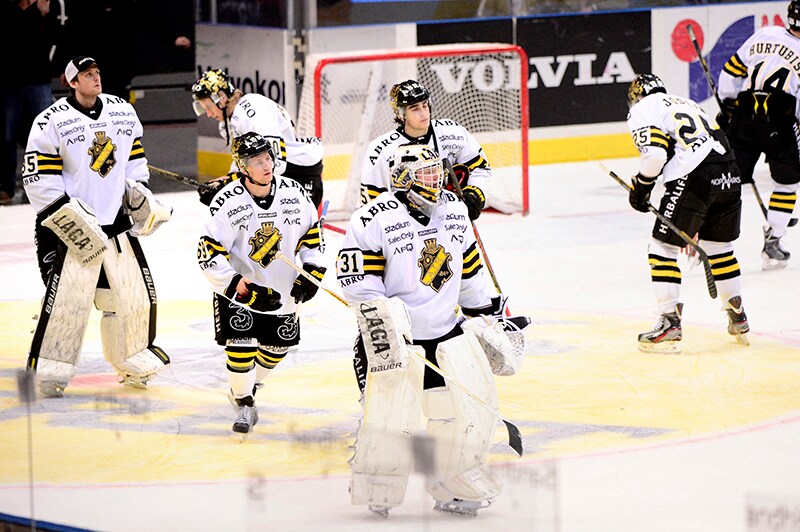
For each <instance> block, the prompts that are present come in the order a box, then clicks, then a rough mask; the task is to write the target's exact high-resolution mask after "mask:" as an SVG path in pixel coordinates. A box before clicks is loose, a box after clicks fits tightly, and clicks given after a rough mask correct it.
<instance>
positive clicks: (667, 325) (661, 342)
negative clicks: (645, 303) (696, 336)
mask: <svg viewBox="0 0 800 532" xmlns="http://www.w3.org/2000/svg"><path fill="white" fill-rule="evenodd" d="M682 312H683V303H678V304H677V305H675V312H669V313H667V314H662V315H661V317H659V318H658V321H657V322H656V324H655V326H654V327H653V328H652V329H651V330H649V331H647V332H643V333H641V334H640V335H639V351H644V352H645V353H680V352H681V350H680V347H678V342H679V341H681V340H682V339H683V330H682V329H681V313H682Z"/></svg>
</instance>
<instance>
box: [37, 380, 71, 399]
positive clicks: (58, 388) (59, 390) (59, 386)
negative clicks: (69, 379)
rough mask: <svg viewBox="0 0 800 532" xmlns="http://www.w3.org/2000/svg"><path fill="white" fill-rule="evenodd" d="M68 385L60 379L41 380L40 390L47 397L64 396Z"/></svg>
mask: <svg viewBox="0 0 800 532" xmlns="http://www.w3.org/2000/svg"><path fill="white" fill-rule="evenodd" d="M66 387H67V385H66V384H65V383H63V382H59V381H41V382H40V383H39V391H40V392H41V393H42V395H43V396H45V397H64V388H66Z"/></svg>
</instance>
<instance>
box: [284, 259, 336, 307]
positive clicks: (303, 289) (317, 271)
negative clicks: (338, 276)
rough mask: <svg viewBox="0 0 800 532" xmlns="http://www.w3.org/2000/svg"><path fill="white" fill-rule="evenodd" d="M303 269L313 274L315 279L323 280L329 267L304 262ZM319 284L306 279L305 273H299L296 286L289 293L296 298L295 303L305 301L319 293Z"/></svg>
mask: <svg viewBox="0 0 800 532" xmlns="http://www.w3.org/2000/svg"><path fill="white" fill-rule="evenodd" d="M303 269H304V270H305V271H306V272H308V273H309V274H311V275H312V276H313V277H314V279H317V280H318V281H322V277H323V276H324V275H325V271H326V270H327V268H325V267H323V266H315V265H313V264H303ZM318 288H319V287H318V286H317V285H315V284H314V283H312V282H311V281H309V280H308V279H306V277H305V275H298V276H297V279H295V280H294V286H292V291H291V292H289V295H290V296H292V297H293V298H294V302H295V303H305V302H306V301H308V300H309V299H311V298H312V297H314V296H315V295H317V290H318Z"/></svg>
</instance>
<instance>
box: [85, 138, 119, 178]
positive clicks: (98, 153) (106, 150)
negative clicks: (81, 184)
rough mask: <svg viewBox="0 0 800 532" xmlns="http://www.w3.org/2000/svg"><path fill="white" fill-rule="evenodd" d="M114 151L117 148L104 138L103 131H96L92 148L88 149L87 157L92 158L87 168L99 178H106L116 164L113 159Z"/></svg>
mask: <svg viewBox="0 0 800 532" xmlns="http://www.w3.org/2000/svg"><path fill="white" fill-rule="evenodd" d="M116 150H117V147H116V146H114V143H113V142H111V139H110V138H108V137H107V136H106V132H105V131H96V132H95V134H94V140H93V141H92V147H91V148H89V155H91V156H92V162H91V164H90V165H89V168H91V169H92V170H94V171H95V172H97V173H98V174H100V176H101V177H105V176H107V175H108V173H109V172H110V171H111V169H112V168H114V165H116V164H117V160H116V159H115V158H114V152H115V151H116Z"/></svg>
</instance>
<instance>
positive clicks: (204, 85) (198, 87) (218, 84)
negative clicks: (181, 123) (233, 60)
mask: <svg viewBox="0 0 800 532" xmlns="http://www.w3.org/2000/svg"><path fill="white" fill-rule="evenodd" d="M235 90H236V88H235V87H234V86H233V83H231V78H230V76H228V74H227V73H225V71H224V70H221V69H209V70H206V71H205V72H204V73H203V75H202V76H200V77H199V78H197V81H195V82H194V85H192V106H193V107H194V112H195V113H196V114H197V116H201V115H202V114H203V113H205V110H204V109H203V106H202V105H200V100H202V99H203V98H211V101H212V102H214V104H218V103H219V94H220V93H222V94H224V95H226V96H231V95H232V94H233V92H234V91H235Z"/></svg>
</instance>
